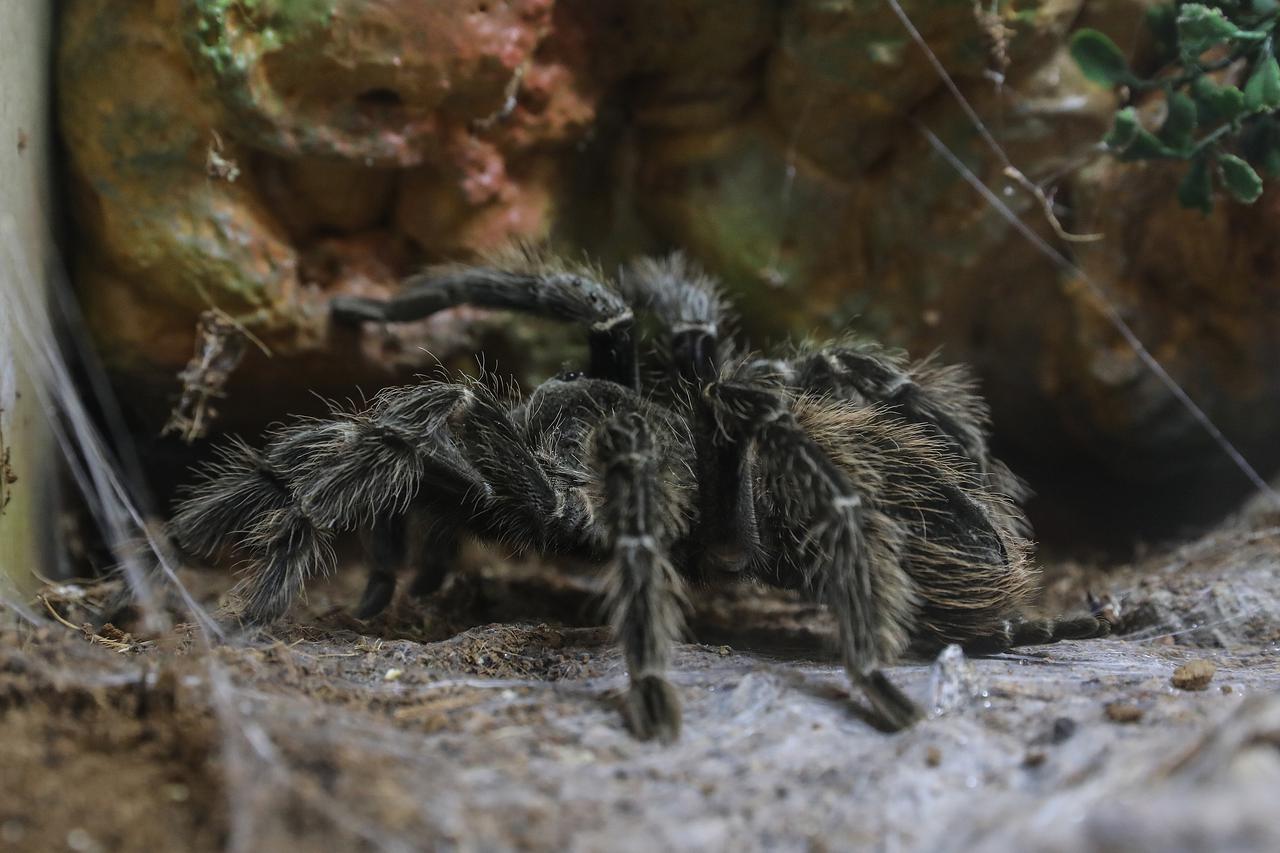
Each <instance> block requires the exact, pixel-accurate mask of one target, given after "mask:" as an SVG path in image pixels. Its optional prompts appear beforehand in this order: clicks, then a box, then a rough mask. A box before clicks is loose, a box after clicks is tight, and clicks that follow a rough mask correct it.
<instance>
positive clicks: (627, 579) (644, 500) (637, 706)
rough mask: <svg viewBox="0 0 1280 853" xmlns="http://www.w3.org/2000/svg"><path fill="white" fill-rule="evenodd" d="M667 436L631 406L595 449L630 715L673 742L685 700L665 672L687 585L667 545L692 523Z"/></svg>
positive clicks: (640, 729) (645, 734)
mask: <svg viewBox="0 0 1280 853" xmlns="http://www.w3.org/2000/svg"><path fill="white" fill-rule="evenodd" d="M662 440H663V436H662V435H661V432H660V431H658V434H657V435H655V429H654V425H653V424H651V423H649V422H648V421H647V420H646V418H645V416H644V414H642V412H641V411H632V412H626V413H622V414H618V415H614V416H612V417H611V418H610V419H609V420H608V421H606V422H605V423H604V424H603V425H602V426H601V427H600V428H599V429H598V430H597V432H596V436H595V442H594V444H595V447H594V455H595V462H596V465H597V468H598V471H599V474H600V480H601V486H602V492H603V496H604V505H603V511H602V522H603V525H604V527H605V529H606V538H607V540H608V542H609V548H610V551H611V553H612V559H611V562H610V566H609V594H608V602H609V609H610V612H611V614H612V617H613V624H614V628H615V630H616V631H617V633H618V637H619V639H620V640H621V642H622V648H623V651H624V652H625V654H626V658H627V669H628V672H629V673H630V677H631V684H630V687H629V689H628V692H627V702H626V713H627V720H628V722H629V723H630V726H631V729H632V731H633V732H634V733H635V735H636V736H637V737H639V738H642V739H649V738H655V737H656V738H659V739H660V740H663V741H672V740H674V739H675V738H676V737H678V736H679V734H680V700H679V697H678V696H677V695H676V691H675V688H673V687H672V686H671V684H670V682H668V681H667V677H666V671H667V668H668V666H669V665H670V663H671V652H672V648H673V645H674V643H675V641H676V639H677V637H678V636H679V634H680V631H681V629H682V627H683V624H684V620H683V613H682V607H683V604H684V591H683V584H682V582H681V579H680V576H679V575H678V574H677V573H676V570H675V567H674V566H673V565H672V563H671V560H670V557H669V549H670V547H671V544H672V542H673V541H674V540H675V539H676V538H677V537H679V536H680V535H681V532H682V531H683V529H684V528H685V525H686V522H685V520H684V508H683V505H682V492H681V490H680V488H679V485H678V483H677V482H675V478H674V477H672V476H671V472H670V471H669V470H664V468H666V467H667V466H665V465H664V464H663V463H664V461H665V458H669V454H670V448H664V447H661V446H660V444H659V442H661V441H662ZM664 457H665V458H664Z"/></svg>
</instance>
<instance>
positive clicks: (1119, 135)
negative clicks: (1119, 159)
mask: <svg viewBox="0 0 1280 853" xmlns="http://www.w3.org/2000/svg"><path fill="white" fill-rule="evenodd" d="M1141 127H1142V125H1141V124H1139V123H1138V113H1137V111H1136V110H1134V108H1133V107H1125V108H1124V109H1122V110H1119V111H1117V112H1116V118H1115V123H1114V124H1113V125H1111V132H1110V133H1108V134H1107V135H1106V136H1104V137H1103V138H1102V142H1103V144H1104V145H1106V146H1107V147H1108V148H1110V149H1111V150H1112V151H1123V150H1124V149H1126V148H1128V147H1129V144H1130V143H1131V142H1133V138H1134V137H1135V136H1137V135H1138V130H1139V129H1141Z"/></svg>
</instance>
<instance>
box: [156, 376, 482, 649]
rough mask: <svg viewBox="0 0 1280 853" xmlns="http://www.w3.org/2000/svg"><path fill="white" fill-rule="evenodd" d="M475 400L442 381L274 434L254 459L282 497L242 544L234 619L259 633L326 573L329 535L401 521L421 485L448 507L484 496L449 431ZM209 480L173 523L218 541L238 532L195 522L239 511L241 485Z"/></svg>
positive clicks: (224, 476) (472, 393)
mask: <svg viewBox="0 0 1280 853" xmlns="http://www.w3.org/2000/svg"><path fill="white" fill-rule="evenodd" d="M479 396H480V395H479V394H478V393H477V391H476V390H474V389H471V388H468V387H465V386H460V385H449V384H445V383H429V384H425V385H421V386H413V387H410V388H398V389H394V390H393V391H389V392H384V394H382V395H380V396H379V397H378V398H377V399H376V400H375V402H374V405H373V406H372V407H371V410H370V411H369V412H368V413H366V414H364V415H349V416H341V417H338V418H335V419H334V420H331V421H313V422H304V423H302V424H299V425H296V426H293V427H290V428H288V429H285V430H282V431H280V432H278V433H276V435H275V437H274V438H273V439H272V441H271V442H270V443H269V444H268V446H267V447H266V449H265V450H264V451H262V452H261V453H260V454H257V456H256V457H255V458H257V459H260V460H261V461H262V467H263V468H264V469H265V470H268V471H270V472H272V473H273V476H274V478H275V480H274V481H273V482H278V483H280V484H282V485H283V487H284V489H285V491H286V494H285V495H284V496H283V498H281V502H279V503H277V504H276V505H272V506H270V507H269V508H268V509H266V510H265V511H263V512H261V513H260V514H259V517H258V518H256V519H255V520H254V523H253V524H252V525H251V529H250V532H249V535H248V537H247V538H246V539H245V540H244V542H243V543H242V544H243V545H245V546H246V547H247V550H248V552H249V555H250V557H251V562H250V567H249V569H248V571H246V573H245V575H244V577H243V578H242V579H241V581H240V582H239V583H238V584H237V586H236V588H235V590H234V594H235V597H236V598H238V600H239V603H240V604H241V605H242V612H241V613H240V614H238V615H239V616H240V617H242V618H243V619H244V620H245V621H247V622H249V623H250V624H255V625H261V624H266V623H268V622H271V621H273V620H274V619H276V618H278V617H279V616H281V615H282V614H283V613H284V612H285V610H287V609H288V607H289V605H290V604H291V603H292V601H293V599H294V598H295V597H296V596H297V594H298V593H299V592H300V591H301V590H302V587H303V584H304V583H305V582H306V580H307V578H309V577H310V576H312V575H314V574H317V573H319V572H323V571H325V570H327V569H328V568H329V567H331V566H332V564H333V555H332V549H331V539H332V532H333V531H334V530H342V529H349V528H351V527H354V526H357V525H358V524H361V523H366V524H372V523H373V520H374V519H376V518H380V517H383V516H386V515H397V514H402V513H404V512H405V510H406V509H407V508H408V506H409V504H410V502H411V501H412V500H413V499H414V498H415V496H417V495H418V494H419V492H420V491H421V490H422V488H423V487H424V486H425V485H430V486H432V487H433V495H434V497H435V499H437V500H442V501H445V502H448V503H453V504H456V503H457V502H460V501H464V500H466V498H467V496H468V495H473V494H474V495H479V496H483V495H484V493H485V487H484V483H483V481H482V480H481V478H480V475H479V474H478V473H477V472H476V470H475V469H474V468H473V467H472V466H471V465H470V464H469V463H468V462H467V461H466V460H465V459H464V458H463V457H462V456H461V455H460V453H459V452H458V448H457V447H456V444H455V441H454V438H453V436H452V435H451V432H450V430H451V428H452V426H453V425H454V424H455V423H456V422H457V421H459V420H463V419H465V417H466V415H467V413H468V411H469V410H470V409H471V408H472V404H473V403H474V401H475V400H476V399H477V398H478V397H479ZM286 472H287V476H286ZM212 473H213V476H212V477H211V478H210V479H209V480H208V481H207V482H206V483H205V484H204V485H202V486H201V487H199V488H198V489H197V490H196V492H195V493H194V494H193V495H192V497H190V498H188V499H187V501H186V502H184V503H183V504H182V505H181V506H180V507H179V509H178V513H177V516H176V518H177V519H178V520H179V521H182V522H183V523H184V524H189V525H190V526H191V527H192V528H193V529H194V530H195V531H197V532H198V533H199V535H200V536H204V537H206V538H208V539H210V540H215V539H217V538H219V537H221V536H225V535H226V534H228V533H234V532H235V530H226V529H225V525H221V516H219V515H218V513H217V512H212V511H211V517H212V518H213V519H214V520H215V521H218V522H219V524H220V525H221V526H216V527H215V525H211V524H209V523H208V522H207V521H206V522H203V523H202V522H200V521H199V520H198V519H197V518H196V516H197V514H198V513H199V512H200V511H201V510H202V509H206V508H213V507H219V508H222V507H226V508H225V509H219V510H218V512H227V513H230V512H235V511H236V510H235V506H234V505H235V502H236V501H238V500H240V498H241V492H240V491H239V486H240V485H241V484H242V478H240V477H235V476H232V477H230V478H228V470H223V471H221V472H219V471H218V470H215V471H213V472H212ZM230 473H231V474H234V473H235V471H231V472H230ZM210 527H215V529H214V530H212V531H210Z"/></svg>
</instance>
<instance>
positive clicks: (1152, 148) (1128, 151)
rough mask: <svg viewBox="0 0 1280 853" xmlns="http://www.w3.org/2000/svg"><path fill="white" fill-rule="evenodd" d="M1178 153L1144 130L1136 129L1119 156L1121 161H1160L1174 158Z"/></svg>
mask: <svg viewBox="0 0 1280 853" xmlns="http://www.w3.org/2000/svg"><path fill="white" fill-rule="evenodd" d="M1176 156H1178V152H1177V151H1174V150H1172V149H1170V148H1169V147H1167V146H1166V145H1165V144H1164V143H1163V142H1161V141H1160V140H1159V139H1157V138H1156V137H1155V135H1154V134H1152V133H1151V132H1150V131H1149V130H1147V129H1146V128H1142V127H1140V128H1138V129H1137V130H1136V131H1135V132H1134V134H1133V140H1132V141H1131V142H1130V143H1129V145H1128V146H1127V147H1126V148H1125V149H1124V152H1123V153H1122V154H1121V155H1120V159H1121V160H1162V159H1165V158H1168V157H1176Z"/></svg>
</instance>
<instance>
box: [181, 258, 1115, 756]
mask: <svg viewBox="0 0 1280 853" xmlns="http://www.w3.org/2000/svg"><path fill="white" fill-rule="evenodd" d="M464 303H466V304H472V305H478V306H485V307H490V308H505V309H511V310H517V311H524V312H529V313H534V314H541V315H545V316H550V317H554V318H559V319H562V320H566V321H570V322H576V323H580V324H583V325H585V326H587V331H588V341H589V359H588V365H587V367H586V369H585V370H584V371H583V372H582V373H567V374H562V375H561V376H559V377H557V378H555V379H553V380H550V381H548V382H545V383H543V384H542V385H539V386H538V387H537V388H536V389H534V391H533V392H532V393H531V394H530V395H529V397H528V399H525V400H521V399H519V398H518V397H517V396H516V395H514V394H511V395H509V397H508V398H503V397H501V396H499V395H498V394H497V393H495V392H494V391H492V390H491V389H490V388H489V387H488V386H487V385H486V384H485V383H484V382H482V381H479V380H473V379H466V378H459V379H457V380H441V381H427V382H423V383H421V384H418V385H412V386H405V387H397V388H389V389H386V390H384V391H383V392H381V393H380V394H378V395H377V397H376V398H375V399H374V400H373V402H372V404H371V405H370V406H369V407H368V408H367V410H365V411H363V412H360V413H356V414H335V415H334V416H333V417H332V418H330V419H327V420H315V421H302V422H299V423H297V424H295V425H293V426H289V427H285V428H282V429H280V430H278V431H277V432H276V433H275V435H274V436H273V437H272V439H271V440H270V441H269V442H268V444H267V445H266V447H265V448H264V449H262V450H256V449H254V448H251V447H249V446H247V445H244V444H238V443H237V444H233V445H231V446H230V447H228V448H226V449H225V450H224V452H223V456H222V458H221V460H220V462H218V463H217V464H215V465H214V466H212V467H211V468H210V469H209V471H208V472H207V474H206V477H205V479H204V480H203V481H202V482H200V483H198V484H197V485H196V486H195V487H194V488H192V489H191V491H190V493H189V494H188V496H187V497H186V498H185V500H184V501H183V502H182V503H181V505H180V506H179V508H178V511H177V513H176V515H175V517H174V519H173V523H172V526H173V532H174V534H175V538H176V539H177V541H178V542H179V543H180V544H181V545H182V546H183V547H184V548H185V549H186V550H188V551H191V552H197V553H202V554H206V555H207V554H211V553H213V552H215V551H216V550H218V549H219V548H220V547H221V546H222V545H223V544H224V543H225V542H226V541H227V540H228V538H230V537H236V536H237V535H238V536H240V542H239V544H240V545H242V546H243V547H244V548H245V549H247V550H248V551H249V554H250V557H251V565H250V569H249V570H248V571H247V573H246V575H245V577H244V578H243V580H242V581H241V583H240V584H239V585H238V587H237V589H236V595H235V596H234V598H235V599H236V600H237V602H238V605H237V615H238V616H239V618H241V619H242V620H243V621H246V622H248V623H250V624H254V625H260V624H265V623H268V622H271V621H273V620H275V619H277V618H278V617H280V616H281V615H283V614H284V613H285V611H286V610H287V609H288V608H289V606H290V604H291V603H292V602H293V600H294V599H295V598H296V597H297V595H298V593H299V592H300V590H301V589H302V587H303V585H304V583H305V582H306V580H307V579H308V578H309V577H311V576H312V575H314V574H316V573H318V572H321V571H324V570H326V569H328V568H329V567H331V565H332V563H333V555H332V551H331V548H330V542H331V539H332V537H333V535H334V533H335V532H336V531H340V530H345V529H350V528H361V529H362V530H363V531H364V534H365V542H366V552H367V558H368V560H369V563H370V577H369V583H368V586H367V588H366V591H365V595H364V598H363V600H362V602H361V605H360V613H361V615H363V616H368V615H372V614H373V613H376V612H378V611H380V610H381V609H382V608H383V607H385V606H386V604H387V602H388V601H389V600H390V598H391V595H392V592H393V590H394V587H395V572H396V569H397V567H398V566H399V564H400V563H401V562H403V560H404V556H405V555H404V540H405V528H406V525H407V524H409V523H411V521H412V519H414V518H415V515H414V513H415V508H421V507H425V508H426V509H427V510H428V511H429V512H430V513H431V515H432V516H433V518H434V520H435V522H436V527H435V530H436V532H435V534H433V535H434V537H435V539H434V540H433V542H432V547H431V548H430V549H428V550H429V554H430V559H429V561H428V562H427V564H426V565H424V566H423V567H422V568H421V570H420V573H419V576H418V581H417V582H416V584H415V586H416V589H417V590H418V591H429V590H431V589H434V588H436V587H438V586H439V584H440V582H441V581H442V579H443V577H444V573H445V572H446V571H447V570H448V566H449V559H450V557H449V555H450V554H452V553H453V549H454V547H455V545H456V538H457V534H458V533H459V532H460V531H466V532H469V533H471V534H474V535H477V536H479V537H481V538H489V539H501V540H506V541H509V542H513V543H516V544H519V545H523V546H527V547H530V548H533V549H536V550H537V551H539V552H541V553H543V554H546V555H556V554H577V555H584V556H587V557H589V558H594V559H596V560H598V561H599V562H600V563H602V564H605V565H607V566H608V569H607V571H608V572H609V580H610V584H609V589H610V593H609V598H608V605H609V608H610V612H611V614H612V618H613V621H614V624H615V627H616V629H617V632H618V636H619V639H620V641H621V643H622V646H623V649H624V652H625V657H626V660H627V665H628V668H629V672H630V682H631V686H630V690H629V693H628V703H627V709H628V718H629V721H630V724H631V726H632V729H633V731H634V732H635V733H636V734H637V735H638V736H640V737H646V738H647V737H653V736H658V737H662V738H664V739H670V738H673V737H675V736H676V734H677V733H678V731H679V722H680V709H679V700H678V698H677V697H676V695H675V693H674V690H673V689H672V687H671V686H670V684H669V682H668V681H667V678H666V669H667V666H668V663H669V661H670V656H671V651H672V648H673V645H674V643H675V642H676V639H677V638H678V637H679V635H680V632H681V629H682V617H683V610H682V602H683V599H684V591H685V587H686V585H687V584H688V583H690V582H713V581H715V580H716V579H719V578H724V577H726V576H736V577H742V576H744V575H747V574H753V575H756V576H759V577H761V578H763V579H765V580H767V581H769V582H771V583H774V584H778V585H782V586H788V587H795V588H799V589H803V590H807V591H809V592H811V593H813V594H814V595H816V596H819V597H821V599H822V600H824V601H825V602H826V603H827V604H828V605H829V606H830V607H831V609H832V611H833V612H834V615H835V617H836V620H837V622H838V625H839V636H840V643H841V652H842V655H843V659H844V662H845V666H846V669H847V671H848V673H849V675H850V677H851V679H852V680H853V682H854V683H856V684H858V685H860V686H861V687H862V689H863V690H864V692H865V694H866V695H867V697H868V698H869V700H870V701H871V703H872V705H873V706H874V708H875V710H876V711H877V712H878V713H879V715H880V716H881V717H882V718H883V719H884V720H885V722H886V723H887V724H888V725H890V726H893V727H902V726H905V725H907V724H909V723H910V722H911V721H912V720H913V719H915V718H916V716H918V709H917V708H916V706H915V705H914V704H913V703H912V702H911V701H910V700H909V699H908V698H907V697H906V696H905V695H904V694H903V693H901V692H900V691H899V690H898V689H897V688H896V687H894V686H893V685H892V684H891V683H890V682H889V681H888V679H886V678H885V677H884V676H883V675H882V674H881V672H880V667H881V666H883V665H885V664H887V663H889V662H892V661H893V660H894V659H895V658H896V657H897V656H898V655H899V654H900V653H901V652H902V651H903V650H905V649H906V648H907V647H908V646H914V647H915V648H916V649H918V650H921V651H926V650H931V649H936V648H938V647H940V646H941V645H943V644H946V643H953V642H956V643H962V644H965V645H966V646H968V647H969V648H971V649H977V650H980V651H995V650H1000V649H1006V648H1009V647H1011V646H1014V645H1018V644H1024V643H1031V642H1052V641H1054V640H1058V639H1062V638H1067V637H1073V638H1074V637H1089V636H1097V635H1100V634H1103V633H1105V632H1106V625H1105V623H1102V622H1100V621H1098V620H1096V619H1093V618H1090V617H1084V618H1080V619H1074V620H1061V621H1060V620H1027V619H1024V618H1023V617H1022V616H1021V613H1022V608H1023V606H1024V604H1025V602H1026V599H1027V598H1028V596H1029V594H1030V593H1031V591H1032V589H1033V586H1034V583H1033V582H1034V576H1033V573H1032V571H1031V569H1030V568H1029V565H1028V562H1027V557H1026V553H1027V542H1026V540H1025V539H1024V536H1023V530H1024V527H1025V522H1024V519H1023V516H1022V514H1021V512H1020V510H1019V509H1018V508H1017V505H1016V500H1017V499H1018V498H1019V497H1020V496H1021V486H1020V485H1019V483H1018V481H1017V480H1016V478H1014V477H1013V476H1012V475H1011V474H1010V473H1009V472H1008V470H1007V469H1006V468H1005V467H1004V466H1003V465H1001V464H1000V463H999V462H998V461H997V460H995V459H993V458H992V457H991V455H990V453H989V451H988V447H987V413H986V409H985V406H984V405H983V403H982V401H981V400H980V399H979V398H978V397H977V396H976V395H975V393H974V391H973V388H972V382H971V381H970V379H969V378H968V375H967V374H966V373H965V372H964V371H963V370H961V369H959V368H956V367H943V366H940V365H938V364H937V363H935V362H934V361H932V360H925V361H923V362H918V363H915V364H909V363H908V362H907V361H906V359H905V358H904V357H902V356H901V355H899V354H896V353H893V352H889V351H887V350H884V349H882V348H880V347H877V346H874V345H869V344H853V343H839V344H831V345H827V346H818V347H810V348H801V349H799V350H797V351H795V352H792V353H790V354H788V355H786V356H783V357H777V358H764V357H754V356H748V355H744V354H742V353H739V352H738V351H737V350H736V349H735V347H734V345H733V342H732V340H731V337H730V335H729V334H728V332H727V323H728V321H729V312H728V309H727V306H726V305H725V301H724V299H723V298H722V297H721V295H720V293H719V291H718V290H717V289H716V287H715V285H714V283H713V282H711V281H710V280H709V279H708V278H706V277H705V276H703V275H701V274H699V273H697V272H696V271H694V270H692V269H691V268H690V267H689V266H688V265H687V264H686V263H685V262H684V261H683V260H682V259H681V258H680V257H679V256H674V257H672V258H669V259H667V260H663V261H654V260H645V261H641V262H639V263H637V264H635V265H633V266H632V267H630V268H629V269H628V270H626V271H625V272H624V273H623V274H622V276H621V277H620V280H619V281H617V282H614V283H607V280H606V279H605V277H604V276H602V275H601V274H600V273H599V272H597V271H594V270H591V269H589V268H586V267H577V266H572V265H567V264H564V263H562V262H558V261H555V260H553V259H550V258H548V257H545V256H542V255H540V254H538V253H535V252H530V251H522V252H520V253H517V254H515V255H512V256H509V257H507V258H505V259H503V260H501V261H500V262H495V263H493V264H491V265H487V266H479V267H449V268H444V269H437V270H433V271H430V272H428V273H426V274H424V275H423V276H420V277H418V278H415V279H411V280H410V281H409V282H408V283H407V286H406V288H405V290H404V291H403V292H402V294H401V295H399V296H397V297H396V298H394V299H391V300H389V301H385V302H383V301H374V300H366V299H341V300H335V301H334V303H333V313H334V316H335V318H336V319H338V320H340V321H344V322H362V321H373V322H399V321H409V320H414V319H418V318H421V317H424V316H426V315H428V314H431V313H433V312H436V311H439V310H442V309H444V308H448V307H451V306H454V305H459V304H464ZM641 321H647V323H648V324H649V325H650V326H652V328H653V330H654V331H655V335H654V343H655V345H656V346H655V347H654V350H653V352H647V351H646V352H645V353H644V356H645V357H644V358H643V359H641V358H640V357H639V356H638V352H639V351H638V349H637V338H638V337H639V336H640V335H639V332H640V331H641V328H642V326H641Z"/></svg>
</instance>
